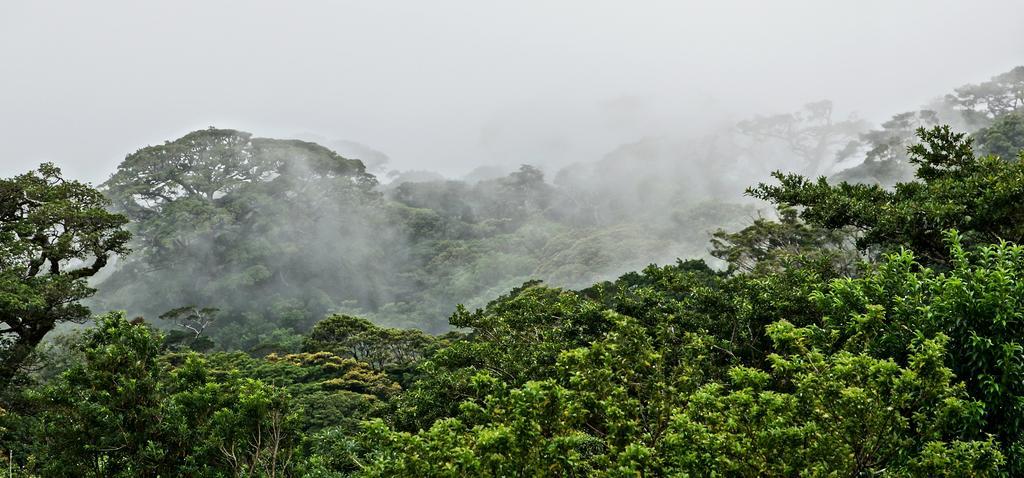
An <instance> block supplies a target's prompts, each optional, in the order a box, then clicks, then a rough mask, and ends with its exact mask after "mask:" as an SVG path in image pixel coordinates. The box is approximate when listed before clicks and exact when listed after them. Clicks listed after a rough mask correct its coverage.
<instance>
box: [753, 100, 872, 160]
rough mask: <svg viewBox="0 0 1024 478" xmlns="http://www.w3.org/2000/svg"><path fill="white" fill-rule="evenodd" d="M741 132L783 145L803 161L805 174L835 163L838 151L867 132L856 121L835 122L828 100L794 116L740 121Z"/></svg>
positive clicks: (807, 105)
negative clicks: (833, 158)
mask: <svg viewBox="0 0 1024 478" xmlns="http://www.w3.org/2000/svg"><path fill="white" fill-rule="evenodd" d="M737 126H738V128H739V131H740V132H741V133H743V134H746V135H748V136H750V137H752V138H754V139H756V140H759V141H767V140H774V141H780V142H781V143H782V144H783V145H784V146H785V147H786V148H787V149H788V150H789V151H790V152H792V153H793V154H794V155H796V156H797V157H798V158H799V159H800V161H801V163H802V164H801V166H800V170H801V171H802V172H803V173H804V174H809V175H813V174H817V173H818V172H819V170H820V169H822V168H823V167H825V166H831V165H830V164H825V163H826V160H829V159H832V156H833V155H834V154H835V152H836V148H837V147H839V146H841V145H843V144H845V143H846V142H848V141H850V140H851V139H853V138H855V137H856V135H857V134H858V133H860V132H861V131H862V130H864V128H865V124H864V122H863V121H861V120H858V119H856V118H854V117H850V118H847V119H844V120H836V119H834V118H833V117H832V102H831V101H829V100H822V101H816V102H813V103H808V104H806V105H804V107H803V108H802V109H801V110H799V111H795V112H792V113H783V114H776V115H770V116H758V117H755V118H753V119H749V120H746V121H741V122H740V123H739V124H738V125H737Z"/></svg>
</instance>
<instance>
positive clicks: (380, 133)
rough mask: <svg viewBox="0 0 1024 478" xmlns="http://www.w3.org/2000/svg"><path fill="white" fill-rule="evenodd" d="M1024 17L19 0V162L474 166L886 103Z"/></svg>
mask: <svg viewBox="0 0 1024 478" xmlns="http://www.w3.org/2000/svg"><path fill="white" fill-rule="evenodd" d="M158 3H159V4H158ZM1022 19H1024V1H1021V0H1005V1H984V0H974V1H963V0H961V1H935V0H928V1H925V0H921V1H902V0H883V1H863V0H858V1H845V2H840V1H821V0H808V1H788V0H787V1H782V0H772V1H760V0H748V1H721V0H715V1H710V0H709V1H700V2H697V1H679V0H676V1H666V2H645V1H631V2H626V1H619V2H599V1H595V0H580V1H571V2H570V1H562V2H558V1H536V2H529V1H515V2H510V1H506V2H498V1H484V0H466V1H443V0H430V1H419V0H410V1H405V2H388V1H376V0H375V1H360V2H354V1H353V2H343V1H333V2H326V1H323V2H320V1H290V2H286V1H277V2H266V1H238V2H226V1H225V2H221V1H211V0H205V1H183V0H176V1H165V2H139V1H125V2H108V1H89V2H84V1H67V2H47V1H40V0H33V1H20V0H0V175H2V176H9V175H12V174H15V173H18V172H23V171H25V170H28V169H30V168H31V167H33V166H35V165H36V164H38V163H39V162H42V161H53V162H56V163H58V164H59V165H61V166H62V167H64V168H65V172H66V173H67V175H69V176H72V177H77V178H83V179H86V180H89V181H93V182H101V181H103V180H104V179H106V178H107V177H108V176H109V174H110V173H111V172H112V171H113V169H114V168H115V167H116V165H117V164H118V162H119V161H120V160H122V159H123V158H124V156H125V154H127V153H130V152H132V151H134V150H136V149H138V148H140V147H142V146H145V145H148V144H158V143H162V142H163V141H164V140H169V139H174V138H177V137H179V136H181V135H183V134H184V133H186V132H188V131H191V130H194V129H198V128H205V127H207V126H211V125H214V126H217V127H224V128H237V129H243V130H246V131H250V132H252V133H254V134H255V135H258V136H270V137H296V136H304V137H319V138H324V139H326V140H348V141H356V142H359V143H362V144H365V145H368V146H370V147H372V148H374V149H377V150H380V151H383V152H384V153H386V154H387V155H388V156H390V158H391V167H393V168H398V169H434V170H438V171H441V172H444V173H446V174H451V175H457V174H461V173H464V172H466V171H468V170H470V169H472V168H473V167H475V166H478V165H489V164H498V163H501V164H518V163H534V164H545V165H548V166H552V165H560V164H565V163H567V162H570V161H580V160H590V159H598V158H599V157H600V155H601V154H603V153H604V152H607V151H608V150H610V149H611V148H613V147H614V146H615V145H618V144H620V143H624V142H630V141H635V140H637V139H640V138H641V137H644V136H657V135H671V134H680V133H682V132H686V131H694V130H696V129H699V128H700V127H701V126H702V125H706V124H712V123H716V122H721V121H725V120H729V119H738V118H739V117H742V116H743V115H745V114H749V113H752V112H766V113H770V112H781V111H786V110H792V109H795V108H796V107H799V105H801V104H802V103H804V102H807V101H811V100H817V99H821V98H832V99H833V100H834V101H835V102H836V107H837V109H839V110H842V111H846V112H849V111H857V112H859V114H860V115H861V116H863V117H866V118H869V119H871V120H874V121H878V120H881V119H884V117H885V116H887V115H889V114H892V113H897V112H900V111H903V110H907V109H912V108H915V107H917V106H919V105H921V104H923V103H924V102H926V101H927V100H929V99H930V98H931V97H933V96H936V95H938V94H942V93H945V92H947V91H949V90H950V89H951V88H952V87H954V86H958V85H961V84H963V83H968V82H978V81H983V80H985V79H987V78H989V77H991V76H992V75H995V74H997V73H1000V72H1003V71H1006V70H1008V69H1010V68H1011V67H1013V66H1015V65H1018V64H1024V30H1022V29H1021V26H1020V22H1021V20H1022Z"/></svg>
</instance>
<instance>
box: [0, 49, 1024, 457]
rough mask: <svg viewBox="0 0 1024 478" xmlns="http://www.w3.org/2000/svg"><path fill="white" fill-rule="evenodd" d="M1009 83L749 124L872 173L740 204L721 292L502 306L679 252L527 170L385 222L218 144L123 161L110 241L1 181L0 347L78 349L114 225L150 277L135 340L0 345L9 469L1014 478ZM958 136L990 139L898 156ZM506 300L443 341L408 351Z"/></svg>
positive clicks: (101, 227) (1017, 205)
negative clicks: (865, 125) (920, 108)
mask: <svg viewBox="0 0 1024 478" xmlns="http://www.w3.org/2000/svg"><path fill="white" fill-rule="evenodd" d="M1021 72H1024V70H1021V69H1018V70H1014V71H1012V72H1010V73H1007V74H1004V75H1000V76H998V77H996V78H994V79H993V80H992V81H990V82H988V83H984V84H981V85H969V86H967V87H964V88H961V89H958V90H957V94H956V95H954V96H951V97H949V98H946V99H944V100H942V101H944V102H945V103H944V104H945V109H943V110H942V111H940V112H934V111H932V112H920V113H915V114H913V115H902V116H898V117H897V118H894V120H893V121H892V122H889V123H886V124H885V125H883V126H882V129H881V130H875V131H868V132H859V133H858V132H857V131H856V126H857V125H859V124H860V123H859V122H858V121H856V120H855V119H849V120H844V121H841V122H836V123H832V122H831V116H830V115H831V108H830V104H827V103H814V104H810V105H808V106H807V107H806V108H805V109H804V110H802V111H800V112H798V113H793V114H789V115H777V116H770V117H759V118H756V119H755V120H751V121H749V122H746V123H744V124H743V125H742V127H743V129H744V133H743V134H744V135H747V136H750V137H763V138H770V139H771V140H772V141H777V142H778V143H776V144H775V146H781V147H793V148H796V149H797V150H798V151H803V152H804V153H806V154H804V155H802V156H800V158H798V159H799V160H800V161H799V165H800V166H799V167H800V168H801V169H802V170H804V171H812V172H817V171H818V170H820V169H822V168H823V167H824V166H823V162H826V161H827V160H826V159H825V158H826V157H827V156H828V155H829V154H827V153H828V152H829V151H833V150H834V149H836V148H840V146H839V144H840V143H842V142H843V141H847V140H850V139H851V138H855V139H854V140H853V143H851V144H852V146H850V148H851V149H849V150H846V151H842V153H843V154H851V151H853V150H856V149H858V148H860V149H861V150H862V152H864V154H865V158H866V160H865V162H864V163H863V164H861V165H860V166H857V167H856V168H853V172H852V173H851V174H850V175H847V176H846V177H845V179H851V181H839V182H836V179H837V178H833V179H831V180H830V179H828V178H825V177H821V178H817V179H811V178H807V177H804V176H802V175H800V174H782V173H777V174H776V175H775V178H776V181H775V182H772V183H768V184H760V185H757V186H755V187H753V188H751V189H749V193H750V194H751V195H753V196H755V197H758V198H761V199H764V200H767V201H769V202H770V203H772V204H773V205H775V206H776V207H777V211H776V213H775V215H774V217H759V218H756V219H753V220H752V222H749V223H747V224H746V225H745V227H742V228H739V229H738V230H732V231H726V230H720V231H718V232H717V233H715V234H714V235H713V236H711V242H710V256H711V257H714V258H715V260H718V261H720V263H721V264H720V265H722V267H717V265H718V264H712V265H716V267H712V266H710V265H709V264H708V262H706V261H705V260H704V259H691V260H677V261H675V262H674V263H670V264H668V265H661V266H659V265H649V266H647V267H645V268H643V269H642V270H640V271H637V272H629V273H626V274H622V275H620V276H619V277H618V278H617V279H614V280H592V281H591V282H590V285H589V286H587V287H582V288H574V287H560V286H553V285H546V283H544V282H541V281H539V280H529V281H523V282H520V284H521V285H518V286H516V287H513V286H511V285H508V281H511V280H518V279H522V278H524V277H530V276H531V275H540V274H541V273H542V272H545V271H546V272H552V273H553V274H554V275H555V276H557V275H558V274H570V275H572V274H577V278H580V277H592V278H593V277H594V276H595V272H596V271H598V270H599V269H600V268H601V266H603V265H607V264H604V263H602V261H604V260H607V259H608V256H606V255H604V254H605V253H606V252H607V251H608V249H605V248H604V247H597V246H596V244H599V243H600V242H601V241H611V242H613V243H615V244H616V245H617V247H621V248H630V247H644V245H648V244H654V245H658V247H661V246H664V245H665V244H666V243H672V241H668V240H667V239H666V240H665V242H663V241H662V239H664V238H662V239H659V238H654V239H650V238H646V237H645V234H644V233H642V232H643V231H646V232H650V231H651V230H652V229H642V230H640V232H638V231H636V230H634V231H625V230H624V228H628V226H629V225H630V224H633V223H631V222H630V221H629V220H626V219H623V217H624V216H628V214H627V213H625V212H623V211H624V210H615V209H608V210H603V211H597V210H595V209H593V208H591V207H577V206H578V205H576V206H573V205H572V204H573V203H571V202H566V201H564V200H563V196H561V195H564V194H578V195H580V196H578V197H583V196H585V194H586V192H585V191H580V190H579V189H572V188H569V187H567V186H565V185H566V184H573V183H572V181H571V179H572V178H569V179H566V177H565V176H563V177H562V179H563V181H562V182H561V185H559V184H549V183H547V182H545V180H544V177H543V174H541V172H540V171H539V170H537V169H535V168H532V167H529V166H524V167H522V168H521V169H519V170H518V171H515V172H512V173H511V174H508V175H504V176H499V177H495V178H491V179H485V180H480V181H477V182H473V183H470V182H460V181H429V182H406V183H401V184H397V185H394V186H392V187H391V188H390V189H388V188H384V189H381V188H379V187H377V185H376V184H375V178H374V177H372V176H370V175H368V174H366V172H365V169H364V168H363V166H362V164H361V163H360V162H358V161H355V160H348V159H345V158H341V157H340V156H338V155H336V154H334V153H333V152H331V151H329V150H326V149H325V148H322V147H320V146H318V145H315V144H312V143H305V142H297V141H281V140H271V139H263V138H253V137H251V136H250V135H248V134H247V133H241V132H237V131H231V130H217V129H210V130H204V131H199V132H195V133H191V134H189V135H187V136H186V137H184V138H182V139H179V140H177V141H174V142H169V143H167V144H165V145H161V146H155V147H149V148H144V149H142V150H140V151H139V152H137V153H135V154H133V155H130V156H129V157H128V159H126V161H125V162H124V163H123V164H122V166H121V168H120V169H119V170H118V172H117V173H116V174H115V175H114V176H113V177H112V178H111V180H110V181H108V182H107V183H106V184H105V186H104V187H103V188H104V192H105V193H106V194H108V195H109V196H110V197H111V198H112V200H113V208H114V209H115V210H116V211H119V213H111V212H108V211H107V210H105V209H103V206H105V205H106V203H105V199H104V198H103V196H102V194H101V193H100V192H99V191H97V190H95V189H93V188H91V187H89V186H88V185H84V184H81V183H77V182H73V181H68V180H64V179H62V178H61V177H60V174H59V171H57V170H56V169H55V168H53V167H52V166H49V165H44V166H43V167H42V168H40V170H39V171H37V172H31V173H28V174H26V175H22V176H19V177H16V178H14V179H10V180H4V181H2V182H0V194H3V196H2V199H3V201H4V202H3V206H2V207H3V209H2V210H0V213H3V215H2V216H0V245H2V247H0V252H2V256H0V261H2V262H0V264H2V266H3V270H2V273H0V278H2V280H3V282H2V287H3V289H2V290H0V321H2V322H3V323H4V324H6V327H8V328H9V329H10V330H5V331H4V333H7V334H15V336H16V337H17V334H18V333H19V332H18V331H17V330H15V328H16V327H18V326H22V325H24V326H31V327H38V328H39V330H43V329H45V330H44V331H43V333H46V332H49V331H50V330H51V329H53V328H54V327H55V326H56V324H57V322H60V321H81V320H83V319H85V318H86V317H87V314H88V311H87V309H86V308H85V306H84V305H83V304H82V300H84V299H86V297H87V296H88V295H89V294H90V293H91V292H92V291H91V289H89V287H88V286H87V284H86V283H85V282H84V279H85V278H86V277H88V276H90V275H93V274H96V273H97V272H99V270H100V269H101V268H104V267H105V266H107V260H108V257H112V256H113V255H115V254H124V253H126V252H128V246H129V242H128V241H129V235H128V233H127V232H126V231H125V229H124V228H123V227H122V226H124V225H125V221H126V217H125V216H122V215H120V214H124V215H126V216H127V217H129V218H131V219H132V221H133V222H132V223H131V224H130V225H129V226H128V228H129V229H131V230H132V231H133V232H135V234H136V239H135V240H134V241H133V242H132V243H131V245H132V246H133V247H134V248H135V252H134V256H132V257H134V258H130V259H127V260H125V261H123V263H122V264H120V268H119V269H118V270H117V271H116V272H115V273H114V274H112V275H111V276H110V277H109V278H107V279H106V280H105V281H103V282H101V283H99V284H98V287H100V288H101V289H102V288H104V287H106V288H108V289H109V291H108V292H106V293H104V294H103V296H102V297H101V299H100V300H99V301H96V302H95V303H98V304H104V305H110V304H122V305H124V306H125V307H128V308H132V309H138V310H139V311H140V312H143V313H144V314H145V317H146V318H143V317H139V318H136V319H133V320H128V319H127V318H126V314H125V313H123V312H112V313H106V314H103V315H100V316H98V317H95V318H94V320H93V323H92V324H91V325H90V326H88V327H87V328H83V329H79V330H78V331H73V332H68V333H65V334H64V335H61V336H59V338H56V339H54V340H52V341H50V342H48V343H45V344H40V343H39V340H35V342H32V343H31V344H29V345H28V346H27V347H26V346H24V343H25V342H23V341H22V342H18V340H23V339H19V338H16V339H15V340H14V341H7V342H4V346H5V349H3V350H4V351H5V354H6V355H4V358H5V360H8V361H7V362H5V363H6V364H7V365H6V367H7V372H6V373H8V374H9V378H8V379H7V380H5V381H4V382H3V383H2V384H0V385H2V387H0V452H2V453H0V455H3V456H2V457H0V460H3V463H4V465H6V466H7V467H9V469H10V470H11V474H13V475H14V476H43V477H50V476H54V477H56V476H83V477H128V476H196V477H220V476H269V477H278V476H282V477H284V476H314V477H343V476H409V477H420V476H452V477H455V476H609V477H612V476H751V477H753V476H950V477H962V476H969V477H970V476H973V477H986V476H1020V475H1021V474H1024V405H1022V404H1024V385H1022V384H1024V365H1022V364H1024V343H1022V342H1021V340H1022V339H1021V337H1022V336H1024V312H1022V311H1024V245H1022V244H1021V240H1022V237H1021V235H1022V234H1024V231H1022V230H1021V223H1022V219H1024V206H1022V205H1024V183H1022V178H1024V170H1022V169H1021V168H1022V167H1024V166H1022V164H1024V162H1022V161H1021V159H1022V158H1024V156H1021V152H1020V145H1019V144H1018V143H1017V141H1018V139H1019V135H1018V134H1017V133H1018V131H1017V130H1018V129H1019V126H1020V124H1019V123H1020V121H1019V115H1020V114H1021V111H1020V110H1021V107H1022V106H1024V103H1022V102H1024V100H1022V99H1020V97H1019V96H1014V94H1015V93H1014V92H1015V91H1019V90H1018V89H1016V88H1018V85H1020V84H1021V82H1022V81H1024V80H1022V78H1024V77H1022V76H1021ZM929 111H930V110H929ZM949 112H953V113H955V114H957V115H962V117H961V120H959V121H957V122H955V123H956V124H957V125H958V126H961V127H964V128H963V129H965V130H967V131H968V132H969V133H958V132H955V130H954V129H953V128H951V127H950V126H945V125H942V126H930V127H928V128H924V127H920V128H916V130H915V131H914V132H913V135H914V138H916V139H915V140H914V141H911V140H909V139H908V136H907V132H906V129H907V128H910V127H911V126H915V125H917V122H922V123H924V122H930V121H933V120H937V118H939V116H941V114H949ZM830 124H832V125H833V126H832V127H827V126H828V125H830ZM785 130H788V131H790V132H792V133H793V136H792V137H787V136H785V135H780V134H781V133H780V131H785ZM786 145H789V146H786ZM976 147H977V148H978V149H977V150H976V149H975V148H976ZM901 148H905V149H901ZM979 153H980V154H979ZM904 167H907V168H910V169H909V171H910V173H911V175H910V176H909V179H908V180H906V181H902V180H900V178H901V177H904V176H901V175H904V174H906V173H907V170H906V169H902V168H904ZM887 168H888V169H887ZM847 171H851V170H847ZM885 171H889V172H891V173H892V175H887V176H885V177H886V178H887V179H889V180H892V181H881V180H878V181H876V182H874V183H869V182H867V181H866V180H865V178H867V177H870V176H871V175H872V174H876V173H882V172H885ZM886 174H888V173H886ZM858 175H859V176H858ZM854 176H857V177H856V178H855V177H854ZM839 178H840V179H842V178H843V176H840V177H839ZM854 179H855V180H854ZM577 185H578V184H577ZM660 193H661V192H657V191H656V192H655V193H652V194H660ZM652 197H654V196H652ZM567 204H569V205H570V206H566V205H567ZM685 204H687V203H686V202H685V201H682V202H679V203H676V205H678V206H680V207H679V208H677V209H675V210H674V211H672V213H671V214H670V216H671V217H677V218H686V219H685V220H684V223H686V224H690V225H693V224H701V225H702V227H703V226H709V225H714V223H716V222H720V221H721V220H722V217H723V215H728V214H733V213H737V212H738V211H742V210H743V209H742V208H739V207H737V208H730V207H728V206H718V208H719V209H717V210H716V209H714V208H713V207H711V206H706V207H705V208H704V209H701V210H693V209H687V208H686V207H684V205H685ZM626 211H628V209H627V210H626ZM702 211H703V212H705V213H706V214H707V216H702V214H701V212H702ZM708 211H711V212H708ZM659 215H660V217H661V218H662V219H665V217H664V211H661V212H651V213H650V215H640V216H637V217H642V218H643V219H644V220H654V218H656V217H659ZM709 217H710V219H709ZM670 230H671V228H666V229H664V230H662V232H664V233H667V231H670ZM690 234H693V232H692V231H691V232H690ZM690 239H693V237H689V238H687V240H690ZM634 241H635V242H634ZM648 241H650V242H648ZM339 242H340V243H342V244H345V245H346V246H351V248H345V247H342V248H339V247H337V244H338V243H339ZM399 244H401V245H402V246H403V248H402V249H396V248H397V247H398V245H399ZM676 245H678V243H676ZM589 247H594V249H589ZM652 247H654V246H652ZM666 247H667V246H666ZM361 248H362V249H361ZM394 250H401V251H406V252H407V254H389V253H388V252H389V251H394ZM666 250H674V249H672V247H668V249H666ZM300 252H301V253H300ZM648 252H649V251H648ZM630 254H633V252H630ZM636 254H639V253H636ZM546 267H551V268H554V269H546ZM574 267H575V268H576V269H573V268H574ZM396 271H397V272H399V273H398V274H397V275H396V274H395V273H396ZM506 286H507V287H506ZM499 287H504V288H505V289H504V290H505V291H506V292H505V293H504V294H502V295H499V294H494V295H493V297H496V298H495V299H493V300H490V301H489V302H486V303H483V304H479V305H480V307H473V306H470V307H466V306H463V305H458V306H455V305H451V310H454V313H452V314H451V315H450V317H449V323H448V325H449V327H436V326H435V325H433V323H432V322H429V320H428V321H427V322H416V321H417V320H420V319H421V318H422V317H425V315H422V314H427V315H429V314H432V313H434V312H436V310H435V309H434V308H443V307H447V306H448V304H450V303H451V301H452V300H453V299H454V298H455V297H469V296H472V297H478V296H479V295H480V294H485V293H486V294H489V293H491V291H492V290H493V289H495V288H499ZM384 291H387V293H386V294H385V293H384ZM430 294H438V297H440V298H435V299H434V301H433V302H429V303H428V304H427V305H424V304H421V303H419V302H418V301H419V300H420V299H423V300H427V299H428V298H429V297H430ZM459 294H464V295H459ZM466 294H468V295H466ZM47 301H49V302H47ZM358 311H364V312H366V313H365V316H360V314H358V313H356V312H358ZM428 311H433V312H428ZM157 317H159V319H156V318H157ZM396 317H405V319H404V320H406V321H407V322H401V321H398V322H396V321H395V320H382V319H384V318H392V319H394V318H396ZM154 319H156V320H154ZM396 323H402V324H406V325H412V324H417V325H420V328H419V329H415V328H399V327H394V326H393V325H395V324H396ZM37 324H41V325H37ZM168 329H169V330H168ZM423 329H426V331H427V332H429V331H433V332H441V331H446V333H444V334H441V335H433V334H430V333H427V332H425V331H424V330H423ZM40 338H41V336H40ZM19 344H20V345H19ZM19 347H21V348H19ZM18 354H21V355H18ZM11 357H14V358H16V360H13V359H11Z"/></svg>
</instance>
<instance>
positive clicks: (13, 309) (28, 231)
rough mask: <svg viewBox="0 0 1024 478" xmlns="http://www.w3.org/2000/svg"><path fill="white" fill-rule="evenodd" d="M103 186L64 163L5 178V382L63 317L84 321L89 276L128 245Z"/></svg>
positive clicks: (1, 348)
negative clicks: (76, 177)
mask: <svg viewBox="0 0 1024 478" xmlns="http://www.w3.org/2000/svg"><path fill="white" fill-rule="evenodd" d="M107 205H108V201H107V200H106V199H105V198H104V197H103V194H101V193H100V192H99V191H97V190H96V189H94V188H93V187H91V186H89V185H88V184H84V183H81V182H78V181H71V180H67V179H64V178H63V177H62V176H61V171H60V169H59V168H57V167H56V166H54V165H53V164H49V163H46V164H43V165H41V166H40V167H39V169H38V170H36V171H30V172H28V173H25V174H22V175H20V176H16V177H14V178H11V179H3V180H0V323H2V324H3V327H4V328H3V329H0V383H3V382H5V381H7V380H9V379H10V378H11V377H13V376H14V375H15V374H16V373H17V371H18V369H19V368H20V367H21V366H22V365H23V364H24V363H25V361H26V360H27V359H28V357H29V355H30V354H31V353H32V351H33V350H34V349H35V347H36V345H38V344H39V342H40V341H42V339H43V337H44V336H45V335H46V334H47V333H48V332H50V331H51V330H53V328H54V327H55V326H56V325H57V324H58V323H60V322H68V321H84V320H85V319H87V318H88V317H89V309H88V308H86V307H85V306H84V305H82V304H81V303H80V301H81V300H82V299H85V298H86V297H89V296H90V295H92V294H93V293H94V292H95V290H94V289H92V288H90V287H89V286H88V284H87V283H86V279H87V278H89V277H91V276H93V275H95V274H96V273H97V272H99V271H100V269H102V268H103V267H105V266H106V265H107V263H108V261H109V260H110V258H111V257H112V256H115V255H123V254H126V253H127V252H128V247H127V245H126V244H127V242H128V240H129V238H130V237H131V235H130V234H129V233H128V232H127V231H126V230H125V229H124V228H123V226H124V225H125V224H126V223H127V222H128V219H127V218H125V217H124V216H123V215H120V214H114V213H111V212H108V211H107V210H106V209H105V208H106V206H107Z"/></svg>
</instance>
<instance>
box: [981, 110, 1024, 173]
mask: <svg viewBox="0 0 1024 478" xmlns="http://www.w3.org/2000/svg"><path fill="white" fill-rule="evenodd" d="M974 142H975V143H976V144H977V145H978V151H979V152H980V153H982V154H986V155H990V154H991V155H995V156H999V157H1000V158H1003V159H1004V160H1006V161H1014V160H1017V159H1018V158H1019V157H1020V153H1021V151H1024V113H1012V114H1007V115H1003V116H1000V117H998V118H996V120H995V121H994V122H993V123H992V124H991V125H990V126H988V127H985V128H982V129H980V130H978V131H977V132H975V133H974Z"/></svg>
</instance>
